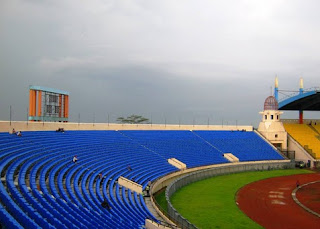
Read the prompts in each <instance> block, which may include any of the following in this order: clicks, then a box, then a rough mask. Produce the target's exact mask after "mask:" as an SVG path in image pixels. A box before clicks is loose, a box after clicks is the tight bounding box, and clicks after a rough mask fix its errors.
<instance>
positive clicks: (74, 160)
mask: <svg viewBox="0 0 320 229" xmlns="http://www.w3.org/2000/svg"><path fill="white" fill-rule="evenodd" d="M72 161H73V163H76V162H77V161H78V158H77V155H75V156H74V157H73V159H72Z"/></svg>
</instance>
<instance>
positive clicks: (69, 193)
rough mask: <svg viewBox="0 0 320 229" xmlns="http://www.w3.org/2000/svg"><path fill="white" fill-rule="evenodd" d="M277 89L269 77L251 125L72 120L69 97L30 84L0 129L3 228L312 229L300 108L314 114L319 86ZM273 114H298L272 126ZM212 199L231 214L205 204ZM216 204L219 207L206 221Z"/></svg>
mask: <svg viewBox="0 0 320 229" xmlns="http://www.w3.org/2000/svg"><path fill="white" fill-rule="evenodd" d="M279 92H281V90H279V88H278V79H277V78H276V81H275V90H274V95H273V96H269V97H268V98H266V100H265V102H264V105H263V111H261V112H260V114H261V116H262V119H261V122H260V124H259V127H258V128H257V129H254V128H253V126H250V125H247V126H244V125H180V124H179V125H178V124H176V125H169V124H119V123H118V124H116V123H94V124H92V123H80V122H79V123H73V122H68V115H69V96H70V95H69V93H68V92H66V91H62V90H59V89H52V88H46V87H41V86H30V88H29V114H28V120H27V121H11V120H10V121H1V122H0V159H1V160H0V168H1V169H0V171H1V182H0V199H1V211H0V222H1V226H2V228H150V229H154V228H217V227H220V228H253V227H257V228H259V227H265V228H301V227H303V226H306V225H307V227H310V228H315V227H316V225H319V223H320V218H319V217H320V212H319V198H318V197H317V196H316V195H315V194H314V193H317V192H318V191H319V189H320V187H319V183H318V182H319V180H320V179H319V178H320V177H319V173H317V169H318V167H319V159H320V144H319V140H320V129H319V128H320V120H319V119H304V117H303V111H319V110H320V90H319V89H317V88H315V89H312V90H304V89H303V81H302V80H301V82H300V90H299V92H298V93H296V94H294V95H291V96H290V97H287V98H285V99H283V100H280V99H279V95H278V93H279ZM283 110H284V111H285V110H293V111H297V112H299V118H298V119H290V120H289V119H286V120H282V119H281V115H282V113H283V112H282V111H283ZM257 113H258V111H257ZM296 165H298V166H299V167H307V170H304V169H301V168H297V169H294V168H295V167H296ZM279 171H281V172H279ZM285 175H286V176H285ZM289 175H290V176H289ZM233 176H235V177H234V178H232V177H233ZM240 176H242V177H240ZM253 177H255V178H254V179H253ZM271 177H273V178H271ZM249 178H250V179H249ZM251 178H252V179H251ZM267 178H269V179H267ZM211 179H213V180H212V183H210V182H211ZM219 179H222V180H221V181H220V182H221V183H219V185H218V182H219ZM232 179H234V180H232ZM228 180H230V181H228ZM242 180H243V183H241V182H242ZM240 181H241V182H240ZM230 184H235V186H234V187H232V188H231V187H230ZM215 185H216V186H215ZM192 187H193V189H192V190H191V191H190V193H189V194H186V196H182V197H181V198H180V199H179V196H178V194H179V195H180V194H181V195H182V194H183V192H182V191H183V190H185V188H192ZM217 187H219V188H220V190H221V193H220V194H212V193H213V192H214V191H217ZM211 188H212V190H211ZM231 189H234V190H233V191H231ZM205 190H206V191H208V194H207V195H206V194H205V193H204V191H205ZM186 191H188V190H186ZM218 195H222V198H221V199H222V200H230V202H231V203H230V205H231V208H232V209H233V210H234V211H235V212H236V213H234V212H233V210H230V211H229V210H228V209H229V207H228V206H230V205H227V203H226V202H223V201H222V203H221V204H222V205H221V206H220V207H219V206H218V205H214V204H216V202H215V201H217V200H211V197H210V196H213V197H217V196H218ZM157 196H162V199H164V202H165V204H161V203H159V199H158V198H157ZM200 197H201V198H202V200H201V199H200ZM194 198H195V199H194ZM201 201H202V202H201ZM212 201H213V202H212ZM180 204H186V206H185V208H186V209H183V207H179V206H180ZM199 204H200V205H199ZM213 206H215V207H213ZM165 208H166V209H165ZM179 209H181V210H179ZM201 209H205V213H206V214H205V213H203V212H202V213H201V212H200V213H198V212H197V210H201ZM214 209H216V210H223V209H226V210H228V211H229V212H227V211H225V212H222V215H220V216H219V217H216V215H215V214H217V213H210V214H211V215H210V214H209V215H208V212H210V211H211V210H214ZM228 214H229V215H228ZM230 214H231V215H230ZM281 214H282V215H281ZM217 215H218V214H217ZM194 216H197V217H196V219H194V218H193V217H194ZM277 216H278V217H277ZM215 217H216V218H215ZM197 218H200V221H201V220H202V221H204V222H206V223H208V222H210V224H202V223H201V222H199V223H198V221H197ZM219 219H220V221H219ZM231 219H232V220H231ZM237 219H241V220H242V219H243V220H244V221H241V222H239V223H238V222H237Z"/></svg>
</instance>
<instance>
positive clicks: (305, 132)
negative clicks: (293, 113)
mask: <svg viewBox="0 0 320 229" xmlns="http://www.w3.org/2000/svg"><path fill="white" fill-rule="evenodd" d="M283 125H284V127H285V129H286V131H287V132H288V133H289V134H290V135H291V136H292V137H293V138H294V139H295V140H296V141H298V142H299V143H300V144H301V146H302V147H304V148H305V150H306V151H307V152H309V154H311V155H312V156H313V158H315V159H320V135H319V132H318V129H319V128H318V127H317V126H314V125H307V124H295V123H284V124H283ZM316 128H318V129H316Z"/></svg>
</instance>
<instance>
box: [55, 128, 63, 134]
mask: <svg viewBox="0 0 320 229" xmlns="http://www.w3.org/2000/svg"><path fill="white" fill-rule="evenodd" d="M56 132H61V133H64V129H63V128H59V129H57V130H56Z"/></svg>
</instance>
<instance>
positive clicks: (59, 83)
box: [0, 0, 320, 125]
mask: <svg viewBox="0 0 320 229" xmlns="http://www.w3.org/2000/svg"><path fill="white" fill-rule="evenodd" d="M319 9H320V2H319V1H316V0H315V1H309V0H303V1H302V0H301V1H294V0H288V1H281V0H267V1H256V0H252V1H250V0H245V1H238V0H237V1H236V0H234V1H231V0H224V1H214V0H207V1H205V0H192V1H191V0H157V1H155V0H135V1H133V0H132V1H130V0H90V1H89V0H82V1H79V0H61V1H60V0H41V1H38V0H1V1H0V120H8V119H9V106H10V105H11V106H12V108H13V119H14V120H26V116H27V114H26V112H27V106H28V87H29V85H39V86H46V87H51V88H58V89H61V90H65V91H69V92H70V94H71V95H70V120H71V121H78V114H79V113H80V117H81V121H83V122H92V121H93V119H94V120H95V122H106V121H107V116H108V114H109V117H110V121H114V120H115V119H116V117H118V116H121V115H124V116H126V115H130V114H133V113H134V114H142V115H144V116H146V117H147V118H151V117H152V120H153V122H154V123H161V122H164V119H165V118H166V121H167V123H178V122H179V119H180V122H181V123H193V122H195V123H199V124H200V123H203V124H207V122H208V119H209V121H210V124H221V123H222V120H224V123H225V124H226V123H227V122H228V124H234V123H235V122H236V120H237V121H238V124H255V125H256V124H257V123H258V122H259V121H260V115H259V114H258V112H259V111H261V110H262V109H263V103H264V100H265V98H266V97H267V96H269V95H270V94H271V89H270V87H272V86H273V84H274V78H275V75H276V74H277V75H278V77H279V84H280V89H289V90H297V89H298V87H299V78H300V77H301V76H302V77H303V78H304V80H305V88H309V87H313V86H320V82H319V72H320V68H319V62H320V42H319V41H320V14H319ZM318 114H319V113H317V115H316V116H317V118H320V117H319V115H318ZM290 115H291V116H290ZM287 116H288V114H287ZM289 116H290V117H294V118H296V117H298V114H295V113H293V114H289ZM289 116H288V117H289ZM311 116H312V114H311ZM313 116H314V114H313Z"/></svg>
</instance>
